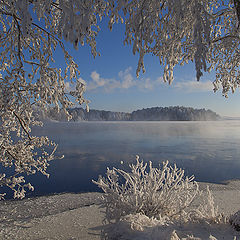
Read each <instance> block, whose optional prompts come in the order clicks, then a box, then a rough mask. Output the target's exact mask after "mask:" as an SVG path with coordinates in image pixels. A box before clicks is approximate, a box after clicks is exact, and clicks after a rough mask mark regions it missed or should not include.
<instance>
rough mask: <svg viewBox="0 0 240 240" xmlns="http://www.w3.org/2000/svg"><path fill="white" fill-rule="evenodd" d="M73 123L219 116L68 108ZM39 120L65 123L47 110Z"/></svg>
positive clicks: (184, 110)
mask: <svg viewBox="0 0 240 240" xmlns="http://www.w3.org/2000/svg"><path fill="white" fill-rule="evenodd" d="M68 112H69V114H70V115H71V120H70V121H73V122H81V121H217V120H219V119H221V116H220V115H218V114H217V113H215V112H213V111H212V110H209V109H207V110H206V109H205V108H202V109H195V108H191V107H183V106H170V107H152V108H143V109H141V110H136V111H133V112H131V113H125V112H113V111H106V110H95V109H90V110H89V111H87V110H85V109H83V108H69V109H68ZM35 115H36V116H37V118H39V119H40V120H55V121H60V122H64V121H67V117H66V114H65V113H64V112H63V111H60V112H58V111H57V110H56V109H54V108H49V109H48V111H47V112H40V111H39V112H37V111H36V113H35Z"/></svg>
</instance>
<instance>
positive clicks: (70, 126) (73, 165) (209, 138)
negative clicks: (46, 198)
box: [28, 121, 240, 195]
mask: <svg viewBox="0 0 240 240" xmlns="http://www.w3.org/2000/svg"><path fill="white" fill-rule="evenodd" d="M33 134H36V135H47V136H49V137H51V139H53V140H54V141H55V142H56V143H58V145H59V147H58V152H57V153H58V154H59V155H61V154H64V155H65V158H64V159H62V160H54V161H52V162H51V165H50V167H49V170H48V172H49V173H50V174H51V176H50V178H49V179H47V178H46V177H45V176H42V175H41V174H38V175H37V176H36V175H35V176H31V177H28V179H29V180H30V181H31V183H32V184H33V185H34V186H35V191H34V192H33V193H30V194H29V195H42V194H50V193H55V192H86V191H98V190H99V189H98V188H97V187H96V186H95V185H94V184H92V182H91V179H97V178H98V175H99V174H102V175H103V174H104V173H105V172H106V167H113V166H115V167H122V165H121V164H120V162H121V161H124V164H123V167H124V168H126V167H127V165H128V164H129V163H132V162H134V161H135V155H136V154H138V155H140V157H141V158H143V159H144V160H145V161H149V160H151V161H152V162H153V163H154V165H155V166H158V164H159V163H161V162H162V161H166V160H169V161H170V163H177V166H179V167H182V168H184V169H185V172H186V174H187V175H192V174H194V175H195V177H196V179H197V180H198V181H207V182H215V183H219V182H222V181H225V180H230V179H235V178H240V122H239V121H219V122H82V123H47V124H45V127H44V128H35V129H34V130H33Z"/></svg>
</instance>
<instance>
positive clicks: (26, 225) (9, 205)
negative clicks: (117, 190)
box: [0, 181, 240, 240]
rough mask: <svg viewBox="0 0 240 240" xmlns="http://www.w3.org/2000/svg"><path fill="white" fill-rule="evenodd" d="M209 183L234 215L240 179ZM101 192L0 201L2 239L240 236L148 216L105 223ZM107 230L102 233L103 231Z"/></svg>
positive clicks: (226, 228) (223, 227) (224, 228)
mask: <svg viewBox="0 0 240 240" xmlns="http://www.w3.org/2000/svg"><path fill="white" fill-rule="evenodd" d="M199 185H200V188H202V189H206V185H209V186H210V189H211V190H212V191H213V196H214V200H215V203H216V204H217V205H218V207H219V211H220V212H223V213H224V215H225V216H230V215H231V214H234V213H235V212H237V211H238V210H239V209H240V202H239V199H240V181H231V182H228V183H226V184H206V183H200V184H199ZM101 196H102V194H101V193H80V194H72V193H64V194H58V195H52V196H42V197H36V198H29V199H23V200H10V201H1V202H0V239H11V240H12V239H19V240H21V239H60V240H61V239H64V240H65V239H66V240H70V239H79V240H92V239H93V240H95V239H101V237H103V235H104V237H105V238H103V239H109V240H110V239H121V240H130V239H131V240H143V239H144V240H160V239H161V240H165V239H166V240H167V239H169V240H175V239H176V240H179V239H185V240H188V239H191V240H200V239H202V240H205V239H210V240H215V239H218V240H219V239H220V240H221V239H228V240H231V239H234V237H236V238H235V240H237V239H240V234H239V233H238V232H237V231H235V230H234V229H233V227H231V225H229V224H223V223H222V224H207V223H204V222H202V223H197V224H196V223H195V224H194V223H193V224H191V223H188V224H179V225H172V224H171V223H167V222H164V221H162V222H158V221H156V220H153V219H150V218H148V217H147V216H144V215H140V214H137V215H134V216H131V215H129V216H126V217H125V218H123V219H122V220H121V221H119V222H118V223H117V224H112V225H110V224H108V225H106V224H104V222H103V220H104V217H105V213H104V209H100V208H99V205H98V204H99V203H100V202H101ZM101 234H102V235H101Z"/></svg>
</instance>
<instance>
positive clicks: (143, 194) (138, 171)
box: [93, 156, 218, 222]
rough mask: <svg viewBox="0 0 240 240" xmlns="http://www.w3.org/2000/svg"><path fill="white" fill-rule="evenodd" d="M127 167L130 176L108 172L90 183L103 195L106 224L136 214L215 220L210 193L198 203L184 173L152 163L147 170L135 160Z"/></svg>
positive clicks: (191, 181)
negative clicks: (101, 191)
mask: <svg viewBox="0 0 240 240" xmlns="http://www.w3.org/2000/svg"><path fill="white" fill-rule="evenodd" d="M129 167H130V172H125V171H124V170H121V169H116V168H113V169H112V170H111V169H109V168H108V169H107V173H106V175H107V177H106V178H104V177H102V176H99V179H98V181H93V182H94V183H95V184H97V185H98V186H99V187H100V188H101V189H102V190H103V191H104V193H105V195H104V201H103V206H104V207H106V219H107V221H109V222H113V221H119V220H120V219H121V218H122V217H123V216H127V215H129V214H138V213H140V214H142V215H145V216H147V217H150V218H152V217H153V218H155V219H163V218H165V217H167V218H168V219H169V220H183V221H189V219H191V220H197V219H200V218H201V219H210V220H213V221H214V220H216V219H217V216H218V215H217V211H216V210H215V208H214V202H213V198H212V195H211V192H210V191H209V190H208V198H206V200H207V201H206V202H202V199H201V198H202V192H201V191H200V190H199V186H198V183H197V182H195V181H194V177H193V176H192V177H185V176H184V170H182V169H179V168H177V166H176V165H174V166H169V164H168V162H164V163H163V164H162V167H161V166H159V168H154V167H153V166H152V162H149V166H148V164H147V163H143V161H139V157H138V156H137V157H136V164H130V165H129ZM147 170H149V171H147ZM200 199H201V200H200Z"/></svg>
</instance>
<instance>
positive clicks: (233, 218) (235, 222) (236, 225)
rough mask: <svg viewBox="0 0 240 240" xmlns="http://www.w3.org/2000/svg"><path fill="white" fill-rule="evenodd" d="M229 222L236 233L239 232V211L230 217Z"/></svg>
mask: <svg viewBox="0 0 240 240" xmlns="http://www.w3.org/2000/svg"><path fill="white" fill-rule="evenodd" d="M229 222H230V224H231V225H232V226H233V227H234V228H235V229H236V230H237V231H240V211H237V212H236V213H234V214H233V215H232V216H231V217H230V219H229Z"/></svg>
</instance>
